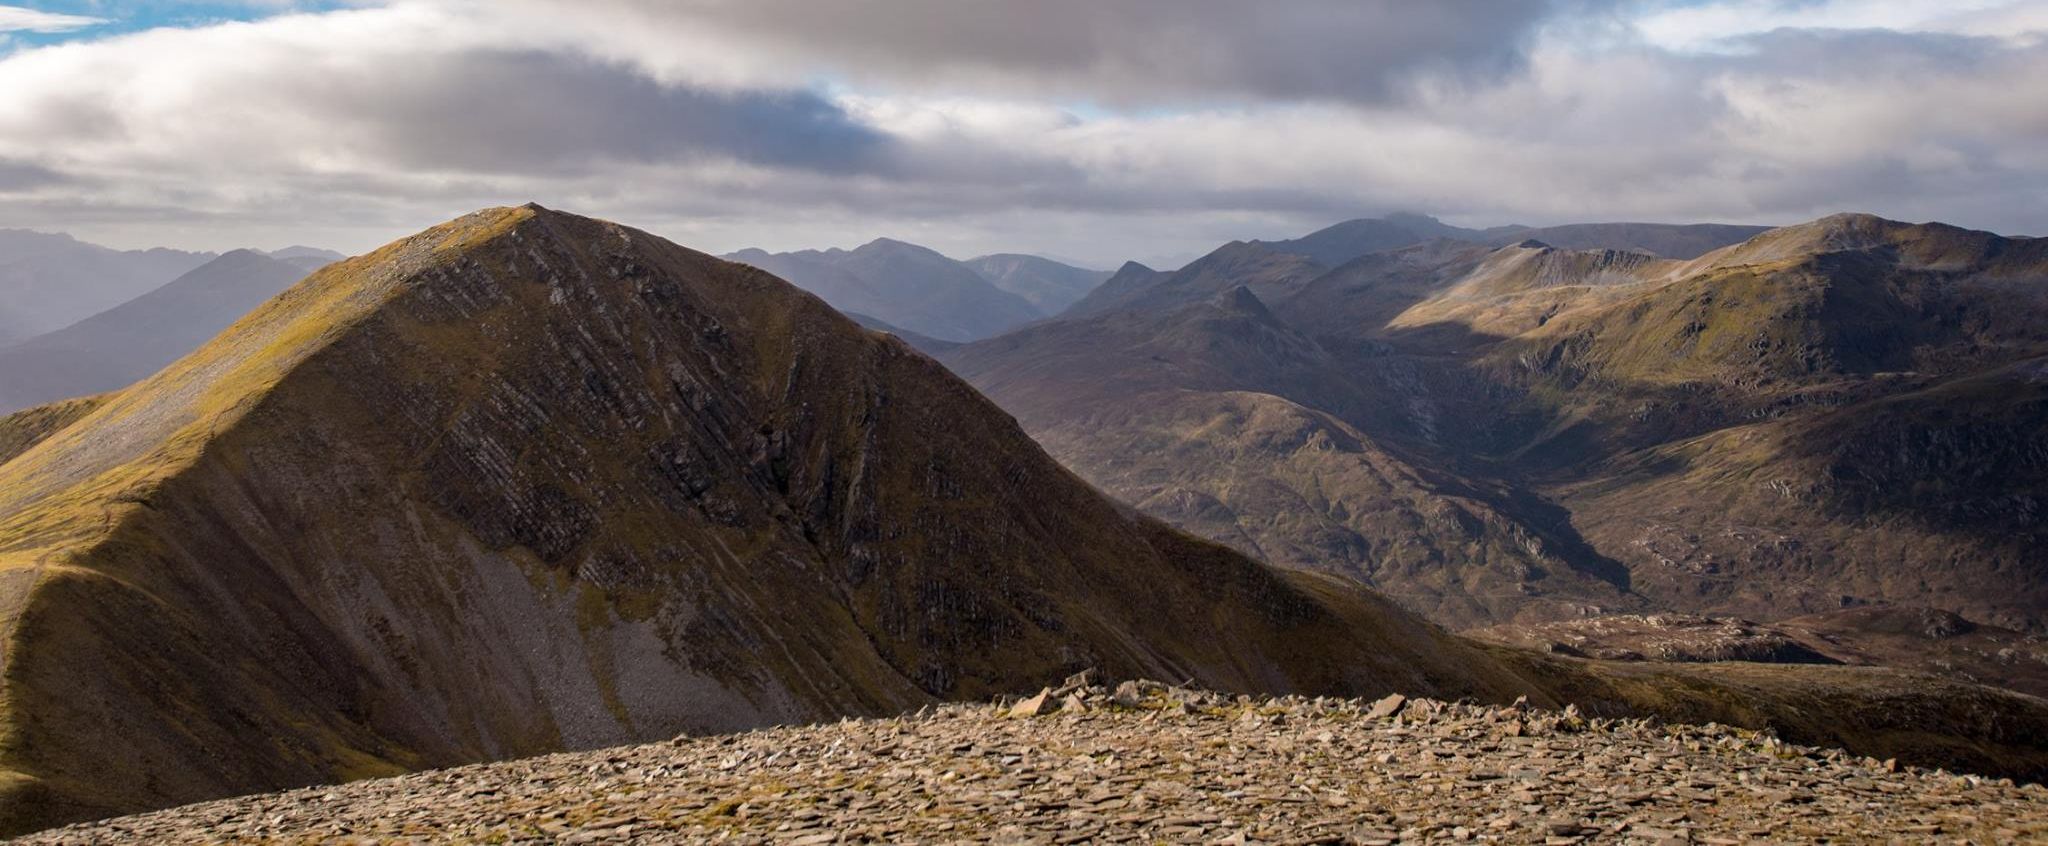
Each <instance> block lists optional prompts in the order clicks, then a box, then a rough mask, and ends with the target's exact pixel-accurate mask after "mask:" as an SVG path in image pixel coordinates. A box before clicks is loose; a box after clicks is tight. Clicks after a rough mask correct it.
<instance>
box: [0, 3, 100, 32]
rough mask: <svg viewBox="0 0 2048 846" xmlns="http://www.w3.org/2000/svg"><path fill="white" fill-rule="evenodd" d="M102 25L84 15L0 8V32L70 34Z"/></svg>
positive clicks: (18, 7)
mask: <svg viewBox="0 0 2048 846" xmlns="http://www.w3.org/2000/svg"><path fill="white" fill-rule="evenodd" d="M103 23H106V21H105V20H103V19H101V18H91V17H86V16H84V15H62V14H58V13H56V12H43V11H38V10H35V9H25V8H22V7H20V6H0V32H35V33H56V32H71V31H73V30H79V29H84V28H86V27H90V26H98V25H100V24H103Z"/></svg>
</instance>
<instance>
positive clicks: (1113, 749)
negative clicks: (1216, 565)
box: [22, 683, 2048, 844]
mask: <svg viewBox="0 0 2048 846" xmlns="http://www.w3.org/2000/svg"><path fill="white" fill-rule="evenodd" d="M1062 703H1064V707H1062ZM1034 706H1035V708H1034ZM1034 710H1036V711H1037V713H1035V714H1029V715H1026V713H1025V712H1031V711H1034ZM2043 840H2048V790H2044V789H2043V788H2042V787H2041V786H2040V785H2034V784H2027V785H2015V784H2013V783H2012V782H2010V781H2006V780H2003V779H1998V780H1992V779H1982V778H1979V777H1975V776H1958V775H1952V774H1948V773H1944V772H1938V771H1927V770H1916V769H1911V768H1900V767H1897V766H1896V765H1893V764H1890V763H1889V762H1879V761H1875V760H1870V759H1865V758H1857V757H1852V756H1849V755H1847V754H1845V753H1842V752H1839V751H1826V750H1819V749H1813V748H1807V747H1799V746H1793V745H1789V744H1785V743H1782V742H1780V741H1778V740H1777V739H1776V738H1774V737H1771V736H1769V735H1765V734H1759V733H1755V732H1750V731H1746V730H1742V729H1734V728H1729V727H1725V726H1716V725H1706V726H1678V725H1661V724H1657V723H1654V722H1649V721H1641V720H1605V719H1586V718H1583V717H1581V716H1580V715H1578V714H1577V713H1576V712H1575V711H1572V710H1567V711H1564V712H1548V711H1534V710H1530V709H1525V708H1515V707H1506V708H1501V707H1480V706H1473V705H1465V704H1456V703H1443V702H1435V701H1429V700H1416V701H1403V700H1401V699H1400V698H1399V697H1388V698H1387V699H1385V700H1381V701H1379V702H1367V701H1362V700H1325V699H1303V698H1298V697H1291V698H1282V699H1259V700H1254V699H1250V698H1246V697H1239V698H1236V699H1230V698H1226V697H1222V696H1219V695H1215V694H1209V693H1202V692H1197V691H1186V690H1179V689H1172V688H1167V687H1165V686H1163V685H1156V684H1149V683H1126V684H1125V685H1123V686H1120V687H1119V688H1118V690H1116V691H1114V692H1112V691H1109V690H1106V689H1104V688H1101V687H1079V686H1078V685H1076V684H1072V683H1070V685H1068V687H1067V688H1065V689H1063V690H1058V691H1050V692H1048V694H1047V695H1046V696H1045V697H1043V698H1042V699H1032V700H1024V701H1022V702H1021V703H1006V704H999V705H995V706H989V705H946V706H942V707H939V708H937V709H935V710H928V711H925V712H921V713H920V714H918V715H914V716H906V717H901V718H896V719H882V720H859V721H854V720H849V721H844V722H839V723H832V724H823V725H813V726H798V727H784V728H775V729H767V730H762V731H755V732H749V733H745V734H735V735H726V736H719V737H699V738H677V739H676V740H675V741H673V742H671V743H661V744H650V745H645V746H632V747H620V748H615V749H605V750H598V751H592V752H579V753H567V754H559V755H550V756H546V757H540V758H531V759H526V760H521V761H510V762H504V763H497V764H485V765H479V766H470V767H460V768H455V769H447V770H438V771H432V772H423V773H417V774H414V775H408V776H403V777H400V778H389V779H377V780H371V781H360V782H355V783H353V784H347V785H341V786H336V787H315V788H309V789H304V790H296V791H290V792H284V793H276V794H269V795H263V796H253V797H245V798H240V799H230V800H225V801H219V802H209V803H205V804H199V805H190V806H186V807H183V808H174V809H171V810H167V811H160V812H156V813H151V814H144V815H139V816H133V817H123V818H118V819H112V820H106V821H102V822H97V823H91V824H86V825H79V826H73V827H70V828H63V829H56V830H52V831H47V832H43V833H41V834H37V835H32V836H30V837H28V838H25V839H24V840H23V841H22V842H26V843H44V844H57V843H66V844H68V843H111V842H137V843H142V842H148V843H196V842H208V843H215V842H226V843H368V842H375V843H390V842H465V843H468V842H481V843H551V842H560V843H595V842H633V843H661V842H703V841H721V842H734V843H796V844H823V843H839V842H890V843H901V842H965V841H972V842H1001V843H1050V844H1066V843H1082V842H1142V843H1157V842H1174V843H1181V842H1191V843H1333V844H1334V843H1419V842H1462V841H1476V842H1496V843H1543V844H1577V843H1747V842H1774V843H1778V842H1822V841H1825V842H1830V843H1860V842H1899V841H1906V842H1943V843H2014V842H2039V841H2043Z"/></svg>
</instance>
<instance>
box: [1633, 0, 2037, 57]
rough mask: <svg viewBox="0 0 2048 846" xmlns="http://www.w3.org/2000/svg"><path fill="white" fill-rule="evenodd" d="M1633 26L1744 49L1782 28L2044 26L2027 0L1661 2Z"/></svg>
mask: <svg viewBox="0 0 2048 846" xmlns="http://www.w3.org/2000/svg"><path fill="white" fill-rule="evenodd" d="M1636 27H1637V29H1638V30H1639V31H1640V32H1641V33H1642V34H1643V36H1644V37H1645V38H1646V39H1647V40H1648V41H1649V42H1650V43H1651V44H1655V45H1657V46H1659V47H1664V48H1668V49H1672V50H1679V51H1730V52H1743V51H1745V50H1746V49H1747V48H1746V47H1745V45H1743V44H1742V43H1741V40H1742V39H1743V38H1746V37H1748V36H1753V35H1761V34H1764V33H1768V32H1773V31H1776V30H1780V29H1883V30H1891V31H1893V32H1931V33H1952V34H1964V35H1981V36H1991V37H2008V36H2010V37H2018V36H2025V35H2027V34H2029V32H2038V31H2039V30H2041V29H2043V28H2044V27H2048V12H2044V10H2043V8H2042V4H2040V3H2038V2H2026V0H1718V1H1717V2H1707V3H1694V4H1685V5H1674V6H1671V7H1669V8H1663V9H1659V10H1656V11H1653V12H1651V13H1649V14H1646V15H1644V16H1642V17H1641V18H1640V19H1638V20H1637V21H1636Z"/></svg>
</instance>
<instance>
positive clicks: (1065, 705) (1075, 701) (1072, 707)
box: [1060, 693, 1088, 714]
mask: <svg viewBox="0 0 2048 846" xmlns="http://www.w3.org/2000/svg"><path fill="white" fill-rule="evenodd" d="M1060 713H1062V714H1086V713H1088V703H1086V702H1084V701H1082V700H1081V696H1080V694H1077V693H1069V694H1067V696H1066V698H1065V699H1061V700H1060Z"/></svg>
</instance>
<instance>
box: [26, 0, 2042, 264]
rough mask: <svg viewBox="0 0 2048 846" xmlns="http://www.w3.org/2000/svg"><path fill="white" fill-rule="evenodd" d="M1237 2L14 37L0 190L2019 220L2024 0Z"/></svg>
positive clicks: (324, 225) (1069, 209)
mask: <svg viewBox="0 0 2048 846" xmlns="http://www.w3.org/2000/svg"><path fill="white" fill-rule="evenodd" d="M592 3H594V4H599V5H598V6H596V7H594V8H593V7H592V6H591V5H590V4H592ZM1265 5H1266V7H1268V8H1262V9H1261V8H1255V7H1254V5H1253V4H1242V3H1223V2H1220V0H1217V2H1208V0H1201V2H1167V0H1123V2H1108V1H1107V0H1097V2H1093V3H1081V2H1079V0H1042V2H1041V3H1033V4H1009V3H1002V4H997V3H967V2H955V1H954V0H947V1H946V2H940V0H848V2H845V3H829V4H803V6H802V9H801V11H802V12H803V14H798V11H799V10H798V9H797V7H796V5H795V0H750V2H745V3H742V2H739V0H685V2H678V3H653V2H651V1H649V2H643V0H589V3H585V4H579V5H574V6H572V5H569V4H566V3H563V2H559V0H495V2H491V3H482V2H478V0H399V1H398V2H394V3H391V4H388V5H383V6H374V7H363V8H349V9H342V10H329V11H321V12H312V13H303V12H292V13H284V14H279V15H275V16H272V17H267V18H264V19H261V20H258V21H253V22H238V23H222V24H217V25H208V26H203V27H196V28H174V29H158V30H152V31H147V32H139V33H134V34H129V35H122V36H117V37H111V38H99V39H95V40H86V41H77V42H73V43H69V44H65V45H62V46H59V47H37V48H28V49H23V50H19V51H17V52H15V53H13V54H11V55H8V56H5V57H0V90H4V91H7V92H8V94H7V96H5V97H0V226H6V225H16V226H20V225H28V226H39V227H43V228H68V229H73V230H75V231H79V232H81V233H82V234H89V235H99V236H101V237H109V236H110V234H111V236H112V237H110V238H109V239H110V240H116V241H119V242H122V243H125V244H130V245H133V244H140V243H149V242H150V241H151V240H155V241H161V242H166V243H177V244H182V245H189V246H195V247H214V248H219V247H227V246H236V245H239V244H242V243H286V242H293V241H320V242H323V243H327V244H331V245H333V246H337V247H341V248H345V249H350V250H355V249H361V248H365V247H368V246H372V245H374V244H375V243H378V242H381V241H382V240H385V239H387V238H389V237H392V236H395V235H398V234H401V233H402V232H404V231H408V230H410V229H415V228H419V227H420V226H424V225H426V224H429V223H432V222H435V221H437V220H440V219H445V218H447V217H451V216H453V215H455V214H458V213H460V212H463V211H466V210H468V209H470V208H473V207H476V206H482V205H489V204H498V203H508V202H521V201H525V200H528V199H534V200H539V201H541V202H543V203H546V204H548V205H551V206H556V207H560V208H565V209H572V210H578V211H584V212H589V213H596V214H603V215H607V216H611V217H615V218H618V219H621V220H625V221H628V222H631V223H635V224H637V225H643V226H647V227H649V228H652V229H655V230H656V231H659V232H662V233H664V234H669V235H674V236H677V237H679V238H681V239H682V240H684V241H685V242H686V243H691V244H692V245H693V246H699V247H702V248H708V249H714V250H724V249H730V248H736V247H740V246H747V245H750V244H756V243H758V244H761V245H764V246H770V247H798V246H814V245H830V244H840V245H845V244H852V243H858V242H860V241H864V240H867V239H868V238H872V237H875V236H879V235H890V236H895V237H902V238H908V239H912V240H921V241H927V242H930V243H932V244H933V245H934V246H939V247H941V248H944V249H948V250H952V251H954V252H960V253H979V252H990V251H996V250H1005V249H1026V250H1033V249H1035V250H1043V251H1048V252H1059V253H1065V254H1069V255H1075V256H1078V257H1081V258H1084V259H1088V260H1091V261H1095V262H1097V263H1100V264H1105V265H1112V266H1113V265H1114V264H1115V263H1117V262H1120V261H1121V260H1122V259H1124V258H1130V257H1140V258H1146V259H1150V260H1159V261H1163V260H1165V259H1164V258H1162V257H1170V256H1180V257H1185V254H1186V253H1187V252H1190V251H1198V250H1199V248H1200V247H1202V246H1204V245H1209V244H1213V243H1216V242H1220V241H1222V240H1228V239H1230V238H1240V237H1278V236H1285V235H1290V234H1298V233H1299V232H1300V231H1305V230H1306V229H1308V228H1313V227H1315V226H1319V225H1321V224H1324V223H1328V222H1330V221H1332V220H1335V219H1338V218H1341V217H1345V216H1350V215H1355V214H1366V213H1377V212H1384V211H1389V210H1394V209H1415V210H1423V211H1429V212H1434V213H1438V214H1442V215H1445V216H1448V217H1450V218H1452V219H1454V220H1456V221H1458V222H1462V223H1468V224H1494V223H1505V222H1525V223H1532V224H1540V223H1555V222H1565V221H1573V220H1595V219H1622V218H1634V219H1652V220H1671V221H1683V220H1727V221H1737V222H1792V221H1796V220H1800V219H1805V218H1810V217H1815V216H1819V215H1820V214H1824V213H1827V212H1832V211H1837V210H1844V209H1856V210H1867V211H1874V212H1878V213H1882V214H1888V215H1892V216H1897V217H1909V218H1917V219H1947V220H1951V221H1953V222H1958V223H1963V224H1966V225H1974V226H1981V227H1985V228H1993V229H2000V230H2004V231H2011V232H2021V233H2024V232H2044V231H2048V211H2044V210H2043V209H2042V207H2041V206H2040V204H2039V202H2038V197H2040V196H2041V195H2042V194H2043V192H2044V190H2048V150H2044V149H2043V148H2042V147H2041V145H2039V144H2038V143H2037V142H2036V139H2038V138H2041V137H2048V46H2044V45H2043V44H2042V43H2041V42H2040V41H2038V40H2032V39H2029V38H2026V37H2020V36H2019V35H2015V32H2020V31H2018V30H2011V29H2010V28H2007V29H2005V30H2001V31H1999V32H1997V33H1995V34H1984V33H1983V32H1981V31H1982V30H1985V29H1987V28H1991V29H1996V28H1997V27H1996V26H1994V25H1993V24H1991V23H1987V21H2006V22H2010V21H2021V22H2024V21H2027V20H2031V19H2032V17H2030V13H2032V12H2038V11H2039V10H2040V9H2041V8H2042V7H2043V6H2048V4H2040V3H2036V4H2033V5H2032V6H2027V5H2026V4H2018V5H2015V4H2006V5H2001V6H1995V7H1992V6H1987V7H1985V8H1982V9H1977V10H1974V11H1966V13H1958V15H1956V16H1950V17H1939V18H1927V19H1925V20H1922V21H1920V22H1919V23H1915V24H1912V25H1911V26H1906V25H1905V24H1900V26H1902V27H1906V28H1905V29H1885V28H1869V27H1857V26H1848V25H1847V24H1852V23H1859V21H1854V20H1850V19H1847V18H1839V17H1838V18H1831V19H1812V20H1809V21H1808V22H1809V23H1815V24H1816V25H1815V26H1810V27H1805V28H1797V27H1794V28H1787V27H1780V26H1771V27H1762V28H1759V27H1760V26H1761V25H1760V24H1759V25H1758V26H1752V27H1750V28H1749V29H1747V30H1743V29H1740V28H1737V29H1732V30H1730V31H1728V32H1726V33H1722V34H1717V35H1714V36H1713V41H1714V43H1715V45H1716V48H1715V49H1712V50H1690V49H1688V50H1677V49H1671V48H1670V47H1669V46H1666V45H1660V44H1658V43H1656V42H1654V41H1652V40H1651V39H1649V38H1647V37H1644V36H1641V35H1640V34H1639V32H1640V26H1639V23H1640V19H1631V18H1628V17H1627V16H1626V15H1627V14H1628V10H1630V9H1634V8H1638V7H1636V6H1632V5H1628V4H1612V3H1607V4H1602V3H1594V2H1580V3H1570V4H1563V3H1558V4H1547V5H1546V4H1534V3H1531V4H1510V5H1509V6H1508V7H1500V6H1497V5H1495V4H1485V5H1484V6H1483V7H1482V5H1481V4H1465V3H1443V4H1422V5H1415V4H1403V5H1404V6H1405V7H1406V8H1405V9H1404V10H1397V9H1395V8H1394V6H1393V4H1390V3H1387V4H1383V3H1350V2H1347V3H1330V4H1325V3H1323V2H1321V0H1304V2H1301V3H1298V4H1265ZM1695 5H1696V6H1697V4H1695ZM1825 5H1826V4H1822V6H1825ZM1723 6H1725V7H1726V8H1730V9H1738V10H1741V9H1750V10H1751V11H1755V9H1752V8H1751V7H1752V6H1754V3H1752V2H1751V0H1728V2H1726V3H1723V4H1719V5H1715V4H1709V5H1708V6H1707V7H1704V8H1708V9H1714V8H1721V7H1723ZM1503 8H1505V9H1506V11H1502V9H1503ZM1660 8H1661V7H1660ZM1800 8H1820V7H1819V6H1815V5H1814V4H1804V5H1802V6H1801V7H1800ZM1843 8H1847V7H1843ZM1021 9H1028V10H1029V13H1027V12H1025V11H1020V10H1021ZM963 10H971V11H978V12H979V13H980V14H979V16H977V15H975V14H969V13H968V11H963ZM1397 12H1399V13H1397ZM1487 12H1491V13H1492V14H1491V15H1489V14H1486V13H1487ZM1818 24H1828V25H1825V26H1822V25H1818ZM1833 24H1844V25H1842V26H1835V25H1833ZM2021 34H2022V35H2023V33H2021Z"/></svg>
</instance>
